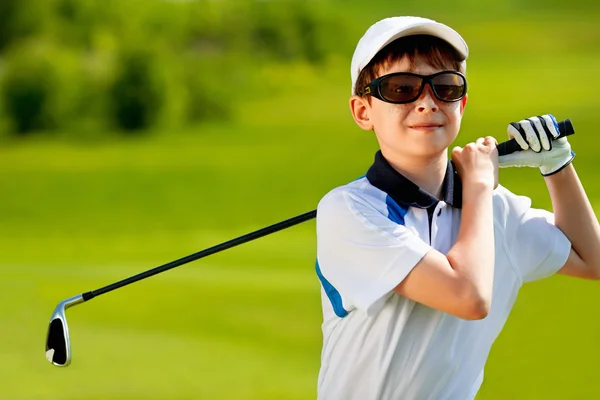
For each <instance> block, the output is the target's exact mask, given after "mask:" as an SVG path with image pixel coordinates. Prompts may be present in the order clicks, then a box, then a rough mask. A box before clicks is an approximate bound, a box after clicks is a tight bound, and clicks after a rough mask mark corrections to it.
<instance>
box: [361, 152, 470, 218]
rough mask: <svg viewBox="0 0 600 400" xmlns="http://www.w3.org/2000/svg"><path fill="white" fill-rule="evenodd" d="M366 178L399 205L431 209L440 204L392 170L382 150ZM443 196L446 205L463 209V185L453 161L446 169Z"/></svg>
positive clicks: (376, 155) (376, 154) (449, 162)
mask: <svg viewBox="0 0 600 400" xmlns="http://www.w3.org/2000/svg"><path fill="white" fill-rule="evenodd" d="M366 176H367V179H368V180H369V182H370V183H371V185H373V186H375V187H376V188H378V189H380V190H382V191H384V192H385V193H387V194H388V195H389V196H390V197H391V198H392V199H393V200H394V201H395V202H396V203H398V204H399V205H406V206H410V207H418V208H429V207H431V206H435V205H436V204H437V203H438V199H437V198H435V197H434V196H432V195H431V194H429V193H428V192H426V191H425V190H423V189H421V188H420V187H418V186H417V185H416V184H414V183H413V182H411V181H410V180H409V179H408V178H406V177H405V176H404V175H402V174H401V173H399V172H398V171H396V170H395V169H394V168H392V166H391V165H390V163H389V162H388V161H387V160H386V159H385V157H384V156H383V154H381V150H378V151H377V153H375V161H374V162H373V165H371V167H370V168H369V170H368V171H367V175H366ZM442 194H443V196H444V198H443V200H444V202H445V203H446V204H449V205H451V206H452V207H455V208H461V207H462V184H461V181H460V177H459V176H458V172H457V171H456V168H455V167H454V164H453V163H452V161H448V166H447V167H446V175H445V176H444V182H443V183H442Z"/></svg>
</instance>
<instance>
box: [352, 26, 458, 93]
mask: <svg viewBox="0 0 600 400" xmlns="http://www.w3.org/2000/svg"><path fill="white" fill-rule="evenodd" d="M416 56H420V57H422V58H423V59H424V60H425V62H426V63H427V64H429V65H430V66H432V67H434V68H438V69H453V70H455V71H460V72H463V73H464V72H465V71H464V66H465V64H464V63H463V62H462V61H461V57H460V55H459V54H458V52H457V51H456V50H455V49H454V47H452V46H451V45H450V44H449V43H448V42H446V41H444V40H442V39H439V38H437V37H435V36H429V35H413V36H405V37H402V38H400V39H396V40H394V41H393V42H391V43H390V44H388V45H387V46H385V47H384V48H383V49H381V50H380V51H379V53H377V54H376V55H375V57H373V59H372V60H371V61H370V62H369V63H368V64H367V66H366V67H365V68H363V70H362V71H360V74H359V75H358V78H357V80H356V84H355V86H354V94H357V95H359V96H362V95H363V91H364V89H365V86H367V85H368V84H369V83H370V82H371V81H372V80H373V79H376V78H377V77H378V74H379V73H380V72H381V70H382V69H386V68H389V67H390V66H391V65H392V64H394V63H395V62H398V61H400V60H402V59H403V58H404V57H408V61H409V62H410V68H414V67H415V58H416Z"/></svg>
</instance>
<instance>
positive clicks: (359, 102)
mask: <svg viewBox="0 0 600 400" xmlns="http://www.w3.org/2000/svg"><path fill="white" fill-rule="evenodd" d="M350 111H351V112H352V117H353V118H354V122H356V125H358V126H359V127H361V128H362V129H364V130H366V131H370V130H372V129H373V123H372V122H371V105H370V104H369V102H368V101H367V99H366V98H364V97H360V96H357V95H354V96H352V97H350Z"/></svg>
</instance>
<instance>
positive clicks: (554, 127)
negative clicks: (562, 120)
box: [541, 114, 560, 139]
mask: <svg viewBox="0 0 600 400" xmlns="http://www.w3.org/2000/svg"><path fill="white" fill-rule="evenodd" d="M541 118H542V119H543V120H544V121H545V122H546V128H547V129H548V132H550V134H551V135H552V137H553V138H554V139H556V138H557V137H558V136H559V135H560V131H559V130H558V122H556V118H554V116H553V115H552V114H546V115H542V116H541Z"/></svg>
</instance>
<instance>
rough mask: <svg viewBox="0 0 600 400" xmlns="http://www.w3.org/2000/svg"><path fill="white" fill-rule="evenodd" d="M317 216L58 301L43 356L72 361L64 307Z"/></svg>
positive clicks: (568, 126) (567, 129)
mask: <svg viewBox="0 0 600 400" xmlns="http://www.w3.org/2000/svg"><path fill="white" fill-rule="evenodd" d="M558 127H559V131H560V136H559V138H561V137H565V136H568V135H571V134H573V133H575V130H574V129H573V124H572V123H571V120H569V119H567V120H564V121H560V122H559V123H558ZM520 149H521V148H520V146H519V145H518V143H517V142H516V141H515V140H514V139H511V140H509V141H507V142H503V143H500V144H499V145H498V153H499V154H500V155H506V154H510V153H514V152H515V151H520ZM316 216H317V210H312V211H309V212H307V213H304V214H300V215H298V216H295V217H293V218H290V219H287V220H285V221H282V222H279V223H276V224H273V225H270V226H267V227H265V228H262V229H259V230H257V231H254V232H251V233H248V234H246V235H243V236H240V237H237V238H235V239H231V240H229V241H227V242H223V243H221V244H218V245H215V246H213V247H209V248H208V249H204V250H201V251H199V252H197V253H193V254H190V255H188V256H186V257H183V258H180V259H177V260H174V261H171V262H169V263H167V264H164V265H161V266H159V267H156V268H152V269H149V270H147V271H145V272H142V273H139V274H137V275H134V276H131V277H129V278H126V279H123V280H121V281H118V282H115V283H112V284H110V285H108V286H105V287H102V288H100V289H96V290H92V291H90V292H85V293H82V294H78V295H77V296H73V297H70V298H68V299H66V300H63V301H61V302H60V303H58V305H57V306H56V308H55V309H54V312H53V313H52V317H51V318H50V324H49V326H48V332H47V337H46V358H47V359H48V361H49V362H51V363H52V364H53V365H56V366H60V367H66V366H68V365H69V364H70V363H71V341H70V337H69V327H68V325H67V318H66V314H65V312H66V310H67V309H69V308H70V307H73V306H76V305H78V304H81V303H83V302H86V301H88V300H91V299H93V298H94V297H96V296H100V295H101V294H104V293H108V292H110V291H112V290H115V289H118V288H121V287H123V286H126V285H129V284H131V283H134V282H137V281H140V280H142V279H146V278H148V277H151V276H153V275H156V274H159V273H161V272H164V271H167V270H169V269H172V268H175V267H178V266H180V265H183V264H187V263H189V262H191V261H195V260H198V259H200V258H203V257H206V256H209V255H211V254H214V253H218V252H220V251H223V250H227V249H230V248H232V247H235V246H238V245H240V244H243V243H246V242H250V241H252V240H255V239H258V238H261V237H263V236H267V235H270V234H271V233H275V232H277V231H280V230H283V229H286V228H289V227H291V226H294V225H297V224H300V223H302V222H305V221H309V220H311V219H313V218H315V217H316Z"/></svg>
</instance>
